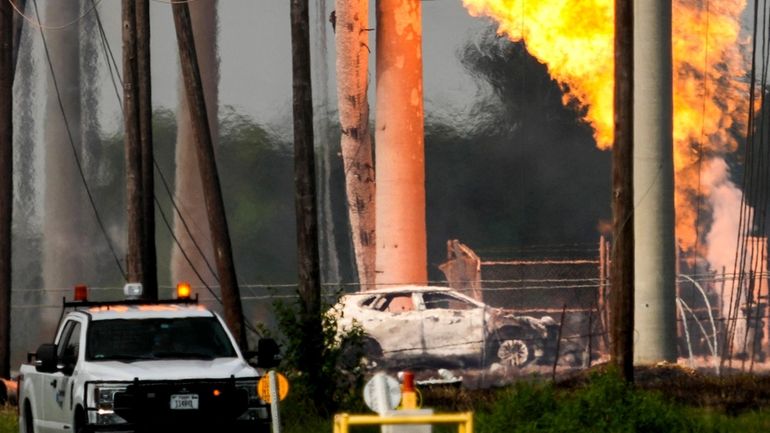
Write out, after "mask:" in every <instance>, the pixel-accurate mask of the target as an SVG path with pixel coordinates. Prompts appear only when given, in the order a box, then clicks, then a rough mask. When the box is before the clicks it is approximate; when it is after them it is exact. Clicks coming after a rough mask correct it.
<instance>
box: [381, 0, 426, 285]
mask: <svg viewBox="0 0 770 433" xmlns="http://www.w3.org/2000/svg"><path fill="white" fill-rule="evenodd" d="M421 20H422V9H421V5H420V0H378V1H377V26H376V27H377V114H376V125H375V146H376V147H375V154H376V172H377V186H376V196H375V202H376V203H377V210H376V223H375V227H376V231H377V257H376V265H375V268H376V282H377V284H378V285H389V284H424V283H426V281H427V260H428V259H427V248H426V235H425V152H424V131H423V125H424V123H423V91H422V24H421Z"/></svg>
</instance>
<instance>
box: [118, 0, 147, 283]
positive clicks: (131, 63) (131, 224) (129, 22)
mask: <svg viewBox="0 0 770 433" xmlns="http://www.w3.org/2000/svg"><path fill="white" fill-rule="evenodd" d="M136 3H137V2H136V0H123V8H122V14H123V122H124V129H125V132H124V137H125V138H124V143H125V149H126V157H125V161H126V213H127V217H128V254H127V256H126V271H127V279H128V281H129V282H131V283H144V271H145V270H144V268H143V265H144V263H145V259H144V257H143V255H144V249H143V248H144V246H145V242H144V234H145V231H144V213H143V212H142V148H141V142H140V136H139V88H138V75H139V74H138V70H137V41H136Z"/></svg>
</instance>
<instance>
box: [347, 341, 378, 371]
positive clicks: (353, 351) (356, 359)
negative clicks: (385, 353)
mask: <svg viewBox="0 0 770 433" xmlns="http://www.w3.org/2000/svg"><path fill="white" fill-rule="evenodd" d="M381 361H382V347H380V344H379V343H377V341H376V340H374V339H372V338H368V337H367V338H364V339H363V340H361V341H360V342H359V343H351V342H347V343H346V344H345V345H344V346H343V348H342V354H341V356H340V362H341V367H342V368H343V369H345V370H353V369H355V368H357V367H359V366H363V367H364V368H367V369H369V368H375V367H377V366H378V365H379V364H380V362H381Z"/></svg>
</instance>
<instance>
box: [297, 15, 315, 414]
mask: <svg viewBox="0 0 770 433" xmlns="http://www.w3.org/2000/svg"><path fill="white" fill-rule="evenodd" d="M309 26H310V23H309V17H308V0H291V58H292V106H293V113H294V183H295V192H294V208H295V211H296V214H297V215H296V217H297V254H298V257H297V263H298V265H299V296H300V301H301V310H300V315H301V316H300V321H301V326H302V329H303V335H304V344H303V345H302V349H301V350H302V352H301V353H300V354H299V358H300V359H299V360H298V361H299V363H300V365H299V366H298V367H299V369H300V371H302V372H303V373H305V374H307V383H308V385H309V386H311V390H310V392H311V398H312V399H314V400H315V401H318V402H319V403H320V399H321V398H322V395H323V390H322V386H321V384H320V383H319V381H318V380H317V378H319V377H320V370H321V369H320V364H321V362H320V361H321V358H320V354H321V353H323V335H322V329H321V281H320V269H319V258H318V222H317V215H318V211H317V209H316V191H315V154H314V151H313V97H312V95H313V91H312V86H311V84H310V29H309Z"/></svg>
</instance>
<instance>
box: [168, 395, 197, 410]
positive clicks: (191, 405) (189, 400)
mask: <svg viewBox="0 0 770 433" xmlns="http://www.w3.org/2000/svg"><path fill="white" fill-rule="evenodd" d="M171 409H172V410H191V409H198V394H173V395H171Z"/></svg>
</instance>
